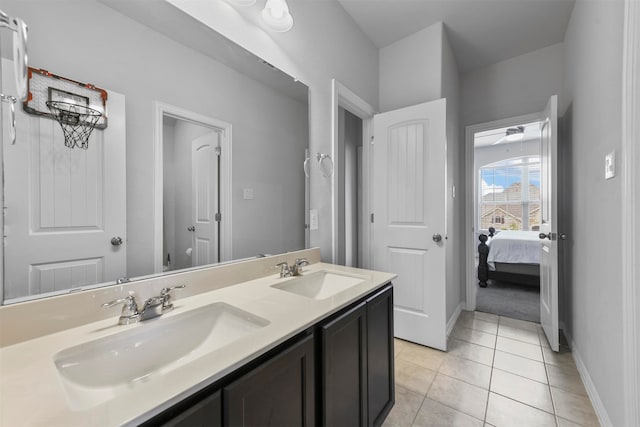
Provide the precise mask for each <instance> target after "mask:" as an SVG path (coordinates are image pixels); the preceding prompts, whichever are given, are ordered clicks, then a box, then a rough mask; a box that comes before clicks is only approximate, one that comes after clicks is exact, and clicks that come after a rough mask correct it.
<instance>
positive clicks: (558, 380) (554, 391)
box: [384, 311, 600, 427]
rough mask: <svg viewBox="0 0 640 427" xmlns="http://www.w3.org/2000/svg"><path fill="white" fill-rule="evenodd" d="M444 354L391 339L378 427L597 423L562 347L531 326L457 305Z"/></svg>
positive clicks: (565, 426) (567, 352)
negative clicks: (387, 409) (385, 410)
mask: <svg viewBox="0 0 640 427" xmlns="http://www.w3.org/2000/svg"><path fill="white" fill-rule="evenodd" d="M448 347H449V351H448V352H447V353H445V352H441V351H438V350H434V349H431V348H428V347H423V346H420V345H417V344H413V343H410V342H407V341H402V340H398V339H396V341H395V354H396V357H395V362H396V404H395V406H394V408H393V409H392V411H391V413H390V414H389V416H388V417H387V419H386V421H385V423H384V426H386V427H396V426H397V427H409V426H479V427H483V426H496V427H500V426H516V427H527V426H544V427H546V426H558V427H569V426H599V425H600V424H599V423H598V419H597V417H596V414H595V412H594V410H593V407H592V406H591V402H590V401H589V398H588V397H587V392H586V390H585V388H584V385H583V384H582V380H581V379H580V375H579V374H578V370H577V368H576V365H575V362H574V361H573V357H572V356H571V352H570V350H569V349H568V348H567V347H565V346H561V349H560V352H559V353H554V352H553V351H551V349H550V348H549V344H548V343H547V339H546V338H545V336H544V333H543V332H542V329H541V327H540V325H539V324H536V323H531V322H525V321H522V320H516V319H511V318H508V317H502V316H496V315H493V314H487V313H481V312H470V311H463V312H462V314H461V315H460V318H459V319H458V322H457V323H456V326H455V328H454V329H453V332H452V333H451V336H450V337H449V346H448Z"/></svg>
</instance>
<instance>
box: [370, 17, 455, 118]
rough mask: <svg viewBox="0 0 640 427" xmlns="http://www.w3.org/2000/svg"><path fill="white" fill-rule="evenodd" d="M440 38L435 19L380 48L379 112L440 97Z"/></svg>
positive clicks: (440, 31) (442, 33)
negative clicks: (429, 24) (427, 25)
mask: <svg viewBox="0 0 640 427" xmlns="http://www.w3.org/2000/svg"><path fill="white" fill-rule="evenodd" d="M443 37H444V26H443V24H442V22H438V23H436V24H433V25H431V26H430V27H427V28H425V29H423V30H420V31H418V32H416V33H414V34H412V35H410V36H408V37H405V38H403V39H401V40H398V41H397V42H395V43H393V44H391V45H389V46H387V47H383V48H382V49H380V59H379V63H380V77H379V78H380V88H379V91H380V92H379V93H380V111H381V112H385V111H391V110H395V109H397V108H401V107H407V106H409V105H414V104H419V103H421V102H426V101H432V100H435V99H439V98H442V75H443V71H444V70H443V68H442V58H443V56H442V51H443ZM447 46H448V42H447Z"/></svg>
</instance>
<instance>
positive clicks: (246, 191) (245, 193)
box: [242, 188, 253, 200]
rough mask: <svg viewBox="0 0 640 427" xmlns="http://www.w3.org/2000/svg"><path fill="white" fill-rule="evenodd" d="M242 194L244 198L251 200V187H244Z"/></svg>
mask: <svg viewBox="0 0 640 427" xmlns="http://www.w3.org/2000/svg"><path fill="white" fill-rule="evenodd" d="M242 196H243V198H244V199H245V200H253V188H245V189H244V190H243V193H242Z"/></svg>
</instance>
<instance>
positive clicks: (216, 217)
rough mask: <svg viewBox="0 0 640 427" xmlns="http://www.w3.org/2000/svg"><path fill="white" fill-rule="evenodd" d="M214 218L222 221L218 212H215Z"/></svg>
mask: <svg viewBox="0 0 640 427" xmlns="http://www.w3.org/2000/svg"><path fill="white" fill-rule="evenodd" d="M214 219H215V221H216V222H220V221H222V214H221V213H220V212H216V215H215V217H214Z"/></svg>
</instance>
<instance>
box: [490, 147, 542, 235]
mask: <svg viewBox="0 0 640 427" xmlns="http://www.w3.org/2000/svg"><path fill="white" fill-rule="evenodd" d="M479 183H480V188H479V193H478V194H480V197H479V205H480V206H479V209H478V212H479V216H480V218H479V221H478V224H480V228H481V229H484V230H486V229H488V228H489V227H495V228H496V229H498V230H531V229H532V227H535V226H539V224H540V156H530V157H518V158H512V159H507V160H503V161H500V162H496V163H492V164H489V165H486V166H484V167H481V168H480V179H479Z"/></svg>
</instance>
